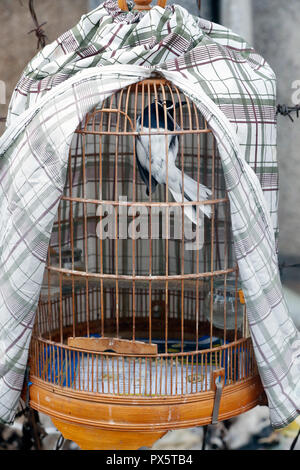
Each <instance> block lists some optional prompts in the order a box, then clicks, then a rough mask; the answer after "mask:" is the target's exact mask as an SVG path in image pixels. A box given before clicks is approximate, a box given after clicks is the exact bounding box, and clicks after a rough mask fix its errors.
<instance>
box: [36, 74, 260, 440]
mask: <svg viewBox="0 0 300 470" xmlns="http://www.w3.org/2000/svg"><path fill="white" fill-rule="evenodd" d="M162 116H163V123H164V125H162ZM174 140H175V141H176V142H175V144H174ZM173 144H174V145H173ZM171 145H173V147H174V148H175V150H174V152H173V154H171V152H170V148H171V147H170V146H171ZM145 147H147V148H146V151H147V154H148V155H149V167H148V170H149V172H148V174H147V172H146V171H143V168H141V162H142V158H141V153H142V151H143V148H145ZM157 152H159V153H160V155H161V158H160V161H161V162H162V169H161V174H165V183H160V184H158V182H157V179H155V178H154V177H153V174H152V168H151V165H152V166H153V167H154V166H155V155H157ZM142 155H144V154H142ZM172 156H173V157H174V158H175V157H176V160H175V165H176V167H177V169H178V170H177V172H178V173H177V174H179V175H180V181H181V183H182V191H181V194H180V197H178V195H177V196H176V193H175V192H174V186H172V185H173V179H174V174H173V169H172V167H171V166H170V165H169V162H168V160H169V159H171V158H172ZM144 170H145V168H144ZM147 178H148V180H147ZM156 178H158V176H157V174H156ZM189 178H190V179H193V180H194V182H195V185H196V187H197V188H199V189H197V195H195V197H194V198H191V197H189V194H190V193H189V192H188V191H189V188H188V185H189V183H190V181H191V180H190V179H189ZM184 185H186V189H184ZM201 185H203V186H201ZM204 186H205V187H207V188H209V190H210V191H211V194H210V193H207V195H208V197H207V198H204V197H201V195H200V190H201V188H203V187H204ZM170 188H173V189H170ZM172 191H173V192H172ZM174 194H175V197H174ZM191 213H193V214H196V215H195V217H196V219H192V217H191ZM187 227H188V230H187ZM30 383H31V385H30V387H29V389H28V391H29V399H30V405H31V406H32V407H33V408H35V409H37V410H39V411H41V412H44V413H46V414H48V415H50V416H51V417H52V420H53V422H54V424H55V425H56V426H57V428H59V429H60V430H61V431H62V433H63V435H64V436H65V437H66V438H69V439H71V440H73V441H75V442H77V443H78V444H79V445H80V446H81V447H82V448H88V449H91V448H98V449H137V448H139V447H141V446H145V445H146V446H150V445H152V444H153V442H155V441H156V440H157V439H159V438H160V437H161V436H163V435H164V434H165V433H166V432H167V431H168V430H172V429H177V428H184V427H192V426H198V425H199V426H201V425H205V424H209V423H212V422H213V423H216V422H217V421H218V420H223V419H228V418H230V417H232V416H235V415H237V414H239V413H242V412H244V411H246V410H249V409H251V408H252V407H254V406H256V405H257V404H258V402H259V399H260V396H261V393H262V387H261V383H260V379H259V376H258V372H257V368H256V363H255V358H254V353H253V347H252V343H251V339H250V337H249V333H248V326H247V317H246V308H245V302H244V299H243V292H242V289H241V286H240V283H239V275H238V267H237V263H236V261H235V257H234V250H233V242H232V235H231V222H230V212H229V200H228V196H227V193H226V188H225V182H224V176H223V172H222V165H221V160H220V157H219V154H218V149H217V146H216V142H215V138H214V134H213V132H212V130H211V129H209V127H208V125H207V122H206V121H205V119H204V118H203V116H202V115H201V113H200V112H199V110H198V108H197V107H196V106H195V104H194V103H193V102H192V101H191V100H190V99H189V98H188V97H187V96H185V95H184V94H183V93H182V92H181V91H180V90H179V89H178V88H177V87H176V86H174V85H173V84H172V83H170V82H168V81H166V80H163V79H161V78H153V79H151V80H145V81H142V82H139V83H137V84H135V85H130V86H128V87H127V88H125V89H122V90H120V91H119V92H117V93H115V94H114V95H112V96H111V97H109V98H107V99H106V100H105V101H104V102H103V103H102V104H101V107H98V108H96V109H94V110H93V112H91V113H89V114H88V115H87V116H86V117H85V119H84V120H83V121H82V123H81V124H80V126H79V127H78V128H77V130H76V132H75V134H74V138H73V142H72V147H71V150H70V155H69V163H68V174H67V179H66V185H65V190H64V194H63V196H62V197H61V201H60V204H59V208H58V212H57V216H56V220H55V223H54V226H53V230H52V236H51V241H50V245H49V252H48V260H47V265H46V269H45V275H44V282H43V287H42V290H41V294H40V300H39V305H38V310H37V315H36V322H35V328H34V331H33V336H32V341H31V347H30Z"/></svg>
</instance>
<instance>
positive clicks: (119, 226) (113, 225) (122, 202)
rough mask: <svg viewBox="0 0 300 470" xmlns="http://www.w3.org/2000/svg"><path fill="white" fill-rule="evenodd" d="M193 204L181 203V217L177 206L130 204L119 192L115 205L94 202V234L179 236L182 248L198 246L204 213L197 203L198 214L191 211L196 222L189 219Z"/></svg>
mask: <svg viewBox="0 0 300 470" xmlns="http://www.w3.org/2000/svg"><path fill="white" fill-rule="evenodd" d="M196 207H197V206H196V205H195V206H193V207H192V205H189V206H185V208H184V211H185V212H184V214H185V217H184V218H183V217H182V207H181V206H177V205H169V206H168V205H164V204H159V203H158V204H157V205H155V204H154V205H149V206H148V205H142V204H134V205H133V204H131V203H127V197H126V196H120V197H119V203H118V205H114V204H111V203H103V204H101V205H99V206H98V208H97V213H96V215H97V216H98V217H99V218H100V220H99V222H98V224H97V227H96V233H97V237H98V238H100V239H101V240H105V239H120V240H126V239H132V240H138V239H142V240H149V239H151V240H155V239H164V240H167V239H168V240H169V239H173V240H182V241H183V242H184V247H185V249H186V250H200V249H201V248H202V247H203V243H204V214H203V212H202V211H201V208H200V206H198V215H197V216H195V215H194V221H196V222H197V223H193V222H192V220H191V214H192V213H193V211H195V208H196ZM193 208H194V209H193ZM195 212H196V211H195Z"/></svg>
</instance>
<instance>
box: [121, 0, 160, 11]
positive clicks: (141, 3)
mask: <svg viewBox="0 0 300 470" xmlns="http://www.w3.org/2000/svg"><path fill="white" fill-rule="evenodd" d="M151 1H152V0H136V1H135V2H134V3H135V6H134V8H133V9H134V10H151V7H150V3H151ZM166 3H167V0H158V2H157V5H158V6H159V7H161V8H165V6H166ZM118 5H119V8H120V9H121V10H123V11H128V5H127V1H126V0H118Z"/></svg>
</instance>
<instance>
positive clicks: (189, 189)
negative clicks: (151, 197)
mask: <svg viewBox="0 0 300 470" xmlns="http://www.w3.org/2000/svg"><path fill="white" fill-rule="evenodd" d="M177 170H178V172H179V175H178V176H179V178H180V182H182V173H181V171H180V170H179V168H177ZM180 186H181V185H180ZM169 189H170V191H171V194H172V196H173V197H174V199H175V201H177V202H182V193H180V192H177V191H174V189H173V188H170V187H169ZM183 190H184V202H186V201H195V202H196V201H198V200H199V201H206V200H207V199H208V197H209V196H211V194H212V193H211V190H210V189H208V188H207V187H206V186H204V185H203V184H199V185H198V184H197V182H196V181H195V180H194V179H193V178H190V177H189V176H188V175H186V174H184V188H183ZM198 190H199V194H198ZM198 207H199V209H200V211H201V212H202V213H203V214H205V215H206V216H207V217H209V218H210V217H211V206H210V205H208V204H203V205H198ZM196 208H197V206H193V205H188V206H185V209H184V211H185V214H186V215H187V217H189V219H190V220H191V221H192V222H193V223H194V224H196V225H197V221H199V216H198V218H197V209H196Z"/></svg>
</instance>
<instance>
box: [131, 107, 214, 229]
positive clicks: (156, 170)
mask: <svg viewBox="0 0 300 470" xmlns="http://www.w3.org/2000/svg"><path fill="white" fill-rule="evenodd" d="M182 104H185V103H182ZM178 106H179V104H178V103H177V104H175V109H176V108H177V107H178ZM165 107H166V111H167V119H166V120H167V128H168V130H170V131H174V130H175V129H176V130H180V127H179V126H178V125H176V127H175V122H174V119H173V118H172V116H171V114H170V111H171V110H172V109H173V108H174V104H173V103H172V102H171V101H168V100H167V101H165V102H163V101H157V106H156V104H155V102H154V103H152V104H151V106H150V122H151V130H150V132H157V130H161V131H165ZM156 110H157V111H156ZM157 115H158V119H157ZM141 125H142V116H141V115H139V116H138V118H137V121H136V130H137V132H141V130H142V127H141ZM148 130H149V107H148V106H147V107H145V109H144V112H143V131H144V132H147V131H148ZM167 138H168V189H169V190H170V192H171V194H172V196H173V197H174V199H175V201H177V202H180V203H182V192H183V191H182V189H183V186H184V201H185V202H186V201H191V202H192V201H197V200H198V189H199V200H200V201H201V200H207V199H208V197H209V196H210V195H211V194H212V193H211V191H210V189H208V188H207V187H206V186H204V185H203V184H199V185H198V184H197V182H196V181H195V180H194V179H193V178H190V177H189V176H188V175H186V174H185V173H184V174H183V178H182V171H181V170H180V169H179V168H178V167H177V166H176V164H175V161H176V157H177V153H178V147H179V137H178V135H176V134H170V135H168V136H167ZM150 139H151V192H152V193H153V192H154V191H155V189H156V187H157V185H158V184H166V181H167V171H166V166H167V165H166V150H165V149H166V139H165V135H163V134H161V135H153V136H152V137H150V138H149V135H137V137H136V162H137V166H138V169H139V173H140V175H141V178H142V180H143V181H144V183H145V184H146V187H147V189H146V194H147V196H149V189H150V182H149V171H150V159H149V155H150V151H149V144H150V142H149V141H150ZM182 180H183V185H182ZM198 207H199V208H200V211H202V212H203V213H204V214H205V215H206V216H207V217H211V206H210V205H208V204H205V205H200V206H198ZM184 211H185V215H186V216H187V217H188V218H189V219H190V220H191V221H192V222H193V223H194V224H197V220H199V219H197V210H196V206H194V205H187V206H185V208H184Z"/></svg>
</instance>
